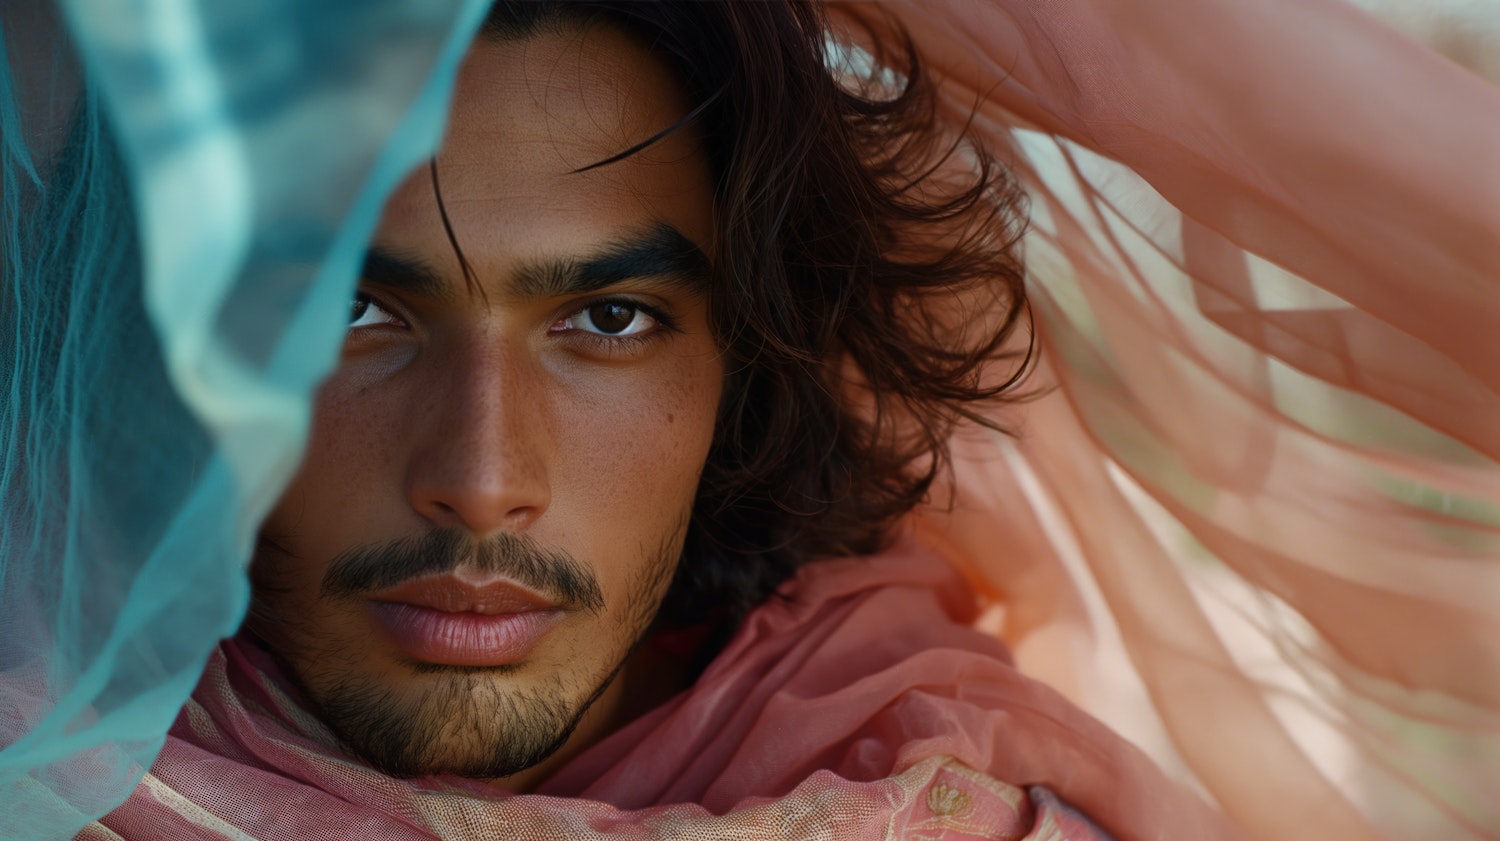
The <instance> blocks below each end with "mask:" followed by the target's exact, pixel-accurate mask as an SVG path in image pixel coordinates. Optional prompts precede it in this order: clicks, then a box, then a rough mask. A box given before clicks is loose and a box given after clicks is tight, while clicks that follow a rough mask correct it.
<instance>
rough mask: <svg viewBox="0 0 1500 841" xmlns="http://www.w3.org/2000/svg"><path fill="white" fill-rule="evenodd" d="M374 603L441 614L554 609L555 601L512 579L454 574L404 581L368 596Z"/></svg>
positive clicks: (491, 613)
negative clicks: (478, 579)
mask: <svg viewBox="0 0 1500 841" xmlns="http://www.w3.org/2000/svg"><path fill="white" fill-rule="evenodd" d="M370 598H371V600H372V601H377V602H395V603H399V604H409V605H414V606H416V607H425V608H430V609H432V610H440V611H442V612H444V613H483V614H486V615H494V614H499V613H526V612H528V611H533V610H557V609H558V607H559V605H558V604H557V602H555V601H553V600H551V599H548V598H547V597H546V596H543V595H541V594H540V593H537V592H535V591H534V590H530V589H527V588H525V587H522V586H521V585H519V584H516V583H515V582H512V581H509V580H506V579H503V578H499V579H494V580H491V581H487V582H483V583H478V582H471V581H466V580H464V579H462V578H459V577H457V576H454V575H439V576H429V577H426V578H417V579H413V580H411V581H407V582H406V583H404V584H401V585H398V586H396V587H392V588H391V589H389V590H382V591H381V592H379V593H376V594H375V595H374V596H371V597H370Z"/></svg>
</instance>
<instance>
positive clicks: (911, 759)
mask: <svg viewBox="0 0 1500 841" xmlns="http://www.w3.org/2000/svg"><path fill="white" fill-rule="evenodd" d="M783 594H784V595H785V596H786V598H785V599H774V600H772V601H770V602H769V603H767V604H765V605H763V606H762V607H761V608H759V609H758V610H756V611H755V612H754V613H752V614H751V616H750V617H749V618H748V620H747V621H746V622H745V623H744V625H743V626H742V627H741V629H740V631H739V633H738V634H737V635H736V636H735V637H734V639H733V640H732V641H731V642H730V644H729V646H728V647H727V648H726V650H725V651H723V652H722V653H721V655H720V656H719V657H718V658H717V659H715V661H714V662H713V663H712V664H710V666H709V667H708V669H707V671H706V672H705V673H704V674H703V675H702V676H701V678H700V679H699V680H698V681H697V683H696V684H695V685H694V686H693V687H692V688H691V689H689V690H688V691H686V692H683V693H681V694H680V695H679V696H677V697H676V698H675V699H673V700H671V701H670V702H668V703H667V704H665V705H664V706H662V707H660V708H658V709H656V710H655V711H653V712H651V713H649V714H647V715H646V716H644V717H642V718H640V719H638V720H637V721H635V722H634V723H632V724H630V725H628V726H626V727H625V728H624V729H622V730H620V731H618V732H616V733H614V734H613V735H611V736H610V737H608V738H606V739H605V740H604V741H603V742H601V743H599V744H597V745H595V746H593V747H592V748H590V749H589V750H588V751H586V752H585V753H584V754H582V755H581V756H579V757H578V758H577V759H576V760H575V761H573V762H572V763H570V764H569V765H568V766H566V767H565V768H564V769H563V770H562V771H560V772H559V773H558V774H556V775H555V776H553V777H552V778H551V779H549V780H548V781H547V782H546V783H544V784H543V785H542V786H541V787H540V789H539V790H538V791H536V792H535V793H533V794H529V795H520V796H517V795H510V794H506V793H503V792H499V791H497V790H495V789H492V788H488V787H485V786H483V785H482V784H479V783H475V782H472V781H466V780H460V779H453V778H433V779H426V780H417V781H403V780H395V779H391V778H389V777H385V776H382V775H380V774H378V773H376V772H374V771H372V770H370V769H368V768H366V767H364V766H362V765H360V764H359V763H357V762H355V761H353V760H351V759H349V758H347V757H345V756H343V755H341V754H340V753H338V752H337V751H336V750H335V749H332V748H330V747H329V745H331V744H332V743H333V741H332V737H331V736H330V734H329V733H328V731H327V730H326V728H324V727H323V725H322V724H320V723H319V722H318V721H317V720H316V719H315V718H313V717H312V716H311V715H309V714H308V713H307V712H306V711H305V710H304V709H303V708H302V707H301V706H300V705H299V704H298V703H297V700H296V698H295V697H294V695H293V694H292V693H291V692H290V691H289V690H288V689H286V688H285V686H284V685H283V684H282V683H281V682H280V681H279V680H278V678H277V670H276V666H275V664H274V662H272V660H271V659H270V657H269V655H267V654H266V653H265V652H263V651H260V650H258V649H256V648H254V647H253V646H251V645H249V644H246V643H243V642H238V641H230V642H227V643H225V644H224V646H223V647H222V648H221V649H220V651H219V652H218V653H216V654H215V656H214V657H213V659H212V660H211V662H210V664H209V667H208V670H207V671H206V673H205V675H204V678H203V681H202V683H201V684H200V685H199V688H198V690H197V692H196V693H195V694H194V696H193V699H192V701H191V702H190V703H189V704H188V706H187V707H186V708H185V709H184V710H183V713H182V715H181V717H180V718H179V719H178V722H177V724H176V726H175V727H174V728H173V729H172V732H171V734H170V736H169V738H168V741H167V745H166V748H165V749H164V750H163V751H162V753H161V756H160V758H159V759H158V760H157V762H156V764H155V765H154V766H153V767H152V769H151V773H150V774H149V775H148V776H147V778H146V780H145V781H144V782H143V784H142V785H141V786H140V787H139V788H138V789H137V790H136V792H135V793H134V794H133V795H132V796H131V798H130V800H129V801H128V802H127V803H126V804H125V805H124V806H122V807H121V808H119V809H117V810H116V811H114V812H113V813H111V814H110V815H108V816H106V817H105V819H104V820H103V821H101V822H100V824H96V825H94V826H93V827H91V828H90V829H89V830H88V831H87V832H86V833H85V834H84V835H83V836H82V837H84V838H113V837H123V838H127V839H157V838H172V839H199V838H204V839H218V838H253V839H261V840H262V841H271V839H275V841H282V839H286V841H291V839H299V841H300V840H301V839H309V838H380V839H419V838H420V839H429V838H434V837H441V838H470V837H493V836H494V835H495V834H496V833H501V832H503V833H504V834H505V835H506V837H525V838H544V837H545V838H591V837H610V838H615V837H620V838H660V837H673V838H735V839H753V838H768V839H769V838H778V839H779V838H810V837H831V838H840V839H845V838H847V839H867V838H869V839H887V838H890V839H895V838H902V839H906V838H911V839H917V838H923V839H955V841H956V839H967V838H976V839H977V838H987V839H993V838H1003V839H1038V841H1039V840H1040V839H1066V841H1094V839H1103V838H1105V837H1106V836H1105V835H1104V834H1103V833H1102V832H1101V831H1100V830H1099V829H1097V828H1095V825H1094V824H1093V823H1091V822H1090V821H1089V820H1088V819H1085V818H1083V817H1082V816H1081V815H1080V814H1079V813H1078V812H1077V811H1074V809H1072V808H1070V807H1069V806H1068V805H1065V804H1064V803H1063V802H1062V801H1064V800H1065V801H1067V802H1068V803H1071V804H1072V805H1074V806H1076V807H1078V809H1079V810H1081V811H1082V812H1083V813H1084V814H1087V815H1089V816H1090V817H1091V818H1093V820H1094V821H1097V822H1098V823H1099V824H1100V825H1102V826H1105V827H1107V828H1108V829H1109V830H1110V831H1111V832H1113V833H1115V834H1116V835H1117V836H1118V837H1119V838H1121V839H1123V841H1136V839H1142V841H1143V840H1144V839H1148V838H1161V837H1167V836H1171V837H1183V838H1195V839H1212V838H1231V837H1235V836H1234V835H1233V834H1232V833H1230V832H1229V831H1228V830H1226V829H1224V828H1223V827H1222V826H1220V825H1218V824H1217V823H1216V819H1215V818H1214V817H1213V816H1212V815H1211V814H1210V813H1209V812H1208V811H1207V810H1206V809H1204V808H1203V807H1202V806H1201V805H1199V804H1198V803H1197V801H1196V800H1195V799H1194V798H1193V797H1191V796H1189V795H1187V794H1185V793H1183V792H1177V793H1176V796H1175V797H1167V798H1164V797H1162V796H1161V795H1162V793H1163V792H1169V791H1172V789H1171V788H1170V786H1169V785H1168V784H1166V783H1165V781H1164V780H1162V779H1161V777H1160V775H1159V772H1157V771H1156V770H1155V767H1154V766H1153V764H1152V763H1151V762H1150V761H1149V760H1148V759H1147V758H1146V757H1145V756H1144V755H1142V754H1140V753H1139V752H1138V751H1136V750H1135V749H1133V748H1131V747H1130V746H1128V745H1127V744H1125V743H1124V742H1123V741H1122V740H1121V739H1120V738H1119V737H1117V736H1115V735H1114V734H1113V733H1111V732H1110V731H1109V730H1108V729H1107V728H1105V727H1104V726H1103V725H1101V724H1099V723H1098V722H1096V721H1094V720H1093V719H1091V718H1089V717H1088V716H1086V715H1084V714H1083V713H1081V712H1079V711H1078V710H1076V709H1075V708H1074V707H1072V706H1071V705H1070V704H1068V703H1067V702H1066V701H1064V700H1062V698H1061V697H1060V696H1058V695H1057V694H1055V693H1054V692H1052V691H1051V690H1049V689H1047V688H1046V687H1044V686H1042V685H1041V684H1039V683H1037V682H1035V681H1033V680H1030V679H1028V678H1026V677H1024V676H1022V675H1021V674H1019V673H1018V672H1017V671H1016V670H1015V669H1014V668H1013V666H1012V664H1011V662H1010V658H1009V655H1008V654H1007V652H1006V651H1005V649H1004V648H1003V646H1001V645H1000V644H999V643H997V642H996V641H995V640H994V638H993V637H992V636H990V635H987V634H984V633H981V632H979V631H976V630H974V629H973V628H972V627H971V625H972V622H973V621H974V619H975V618H976V611H975V602H974V599H973V598H972V596H970V595H969V594H968V592H967V590H966V588H965V586H964V585H963V584H962V583H961V582H959V581H958V580H956V578H955V576H954V574H953V572H952V571H951V568H950V566H949V564H948V563H947V562H946V560H945V559H944V558H942V557H940V556H938V555H936V554H934V553H932V552H931V551H927V550H924V549H921V548H919V547H918V546H917V545H916V543H915V542H914V541H913V540H911V539H910V538H908V539H907V540H905V541H903V542H902V543H901V544H900V545H899V546H898V547H897V548H896V549H894V550H892V551H891V552H888V553H886V554H884V555H881V556H878V557H873V558H861V559H844V560H833V561H823V562H819V563H815V564H812V565H810V566H808V567H807V568H806V569H805V570H804V571H803V572H802V573H801V574H800V575H799V576H798V577H797V578H796V579H794V580H793V581H792V582H789V584H788V585H787V586H786V587H785V588H784V589H783ZM1018 786H1034V788H1032V789H1031V790H1030V791H1029V792H1028V791H1026V790H1024V789H1023V788H1020V787H1018ZM1043 786H1045V788H1042V787H1043ZM1053 792H1055V793H1056V796H1054V794H1053ZM1059 798H1061V799H1062V800H1059Z"/></svg>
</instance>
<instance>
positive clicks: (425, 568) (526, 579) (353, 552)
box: [319, 529, 604, 613]
mask: <svg viewBox="0 0 1500 841" xmlns="http://www.w3.org/2000/svg"><path fill="white" fill-rule="evenodd" d="M466 563H467V564H469V565H471V566H474V567H477V568H478V569H479V571H480V572H484V573H489V574H491V575H502V576H505V577H506V578H510V579H512V580H514V581H516V582H517V583H520V584H522V585H525V586H527V587H530V588H531V589H533V590H536V591H537V592H539V593H541V594H542V595H544V596H546V597H547V598H549V599H552V600H553V601H556V602H557V603H558V604H559V605H560V606H561V607H564V608H566V609H568V610H583V611H587V612H589V613H598V612H599V611H600V610H603V609H604V592H603V591H602V590H601V589H600V588H599V579H598V578H597V577H596V576H595V575H594V572H593V570H591V569H589V567H588V566H587V565H585V564H583V563H581V562H579V561H578V559H577V558H574V557H573V556H572V555H569V554H568V553H567V552H564V551H562V550H559V549H548V548H546V547H543V546H541V545H539V544H538V543H537V542H536V541H535V540H533V539H532V538H530V537H528V536H526V535H517V534H511V533H509V532H500V533H498V534H496V535H495V536H493V537H490V538H486V539H484V540H478V539H476V538H474V537H473V536H471V535H470V534H469V533H468V532H465V531H462V530H459V529H437V530H434V531H432V532H429V533H427V534H423V535H418V536H415V537H408V538H403V539H401V540H394V541H391V542H389V543H382V544H378V545H373V546H357V547H354V548H352V549H348V550H345V551H344V552H342V553H340V554H339V556H338V557H336V558H334V559H333V562H332V563H330V564H329V566H328V570H327V571H326V572H325V573H324V574H323V583H322V585H321V586H320V588H319V589H320V592H321V594H322V595H323V596H325V597H327V598H332V599H345V598H359V597H361V596H365V595H368V594H371V593H378V592H380V591H381V590H388V589H390V588H392V587H395V586H396V585H398V584H402V583H404V582H406V581H409V580H411V579H413V578H421V577H424V576H428V575H441V574H443V573H451V572H454V571H456V570H457V569H458V568H459V567H460V566H463V565H464V564H466Z"/></svg>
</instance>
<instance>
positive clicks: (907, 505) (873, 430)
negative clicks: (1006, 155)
mask: <svg viewBox="0 0 1500 841" xmlns="http://www.w3.org/2000/svg"><path fill="white" fill-rule="evenodd" d="M846 12H847V15H848V19H847V20H841V21H840V23H841V25H842V27H843V28H842V29H834V28H833V27H832V26H831V25H830V20H829V18H828V16H827V14H826V10H825V9H824V8H823V6H822V5H821V4H820V3H817V2H811V1H810V0H761V2H753V3H739V2H703V0H663V1H662V2H636V0H578V1H577V2H570V0H520V1H519V2H517V0H501V2H497V3H495V4H494V6H493V7H492V8H491V10H490V12H489V15H488V17H487V19H486V21H485V23H484V26H483V28H482V29H481V32H480V37H481V38H493V39H498V40H521V39H525V38H528V37H532V36H534V35H537V34H542V33H546V32H566V31H569V30H570V29H573V28H578V27H585V26H592V25H610V26H617V27H620V28H622V29H624V30H625V31H628V32H630V33H632V34H634V35H635V36H637V37H638V38H639V39H641V43H643V44H644V45H646V47H647V48H648V49H649V50H651V52H652V53H653V54H655V55H658V56H661V57H662V58H663V59H664V60H665V61H666V62H667V64H668V65H669V66H670V67H671V68H672V69H673V70H674V71H675V72H676V75H677V77H678V79H679V80H680V81H681V83H682V85H683V87H684V89H685V93H686V95H687V101H688V102H689V103H691V110H690V111H689V113H688V114H687V115H686V116H684V117H683V118H682V119H680V120H678V121H677V122H675V123H674V124H672V125H670V126H665V127H663V129H662V131H660V132H659V133H657V134H656V135H654V136H652V137H650V138H646V139H645V140H643V141H641V142H639V143H636V144H634V145H633V146H631V147H629V148H627V149H624V150H622V151H621V152H619V153H618V154H615V155H611V156H610V157H608V158H605V159H603V160H601V161H598V162H595V163H594V164H592V165H591V166H588V167H584V168H582V169H584V170H586V169H590V168H594V167H602V166H608V165H609V164H611V163H614V162H616V161H618V160H620V159H623V158H625V157H627V156H629V155H631V154H634V153H636V152H638V151H640V150H641V149H644V148H646V147H647V146H649V145H650V144H652V143H654V142H656V141H657V140H659V139H661V138H662V137H665V136H666V135H667V134H669V133H671V132H673V131H676V130H679V129H680V128H681V127H683V126H685V125H687V124H689V123H692V124H693V125H694V126H695V134H696V135H697V136H698V137H700V138H701V142H702V143H703V146H704V151H705V152H706V154H707V156H708V159H709V162H710V166H711V170H712V176H713V183H714V220H713V223H714V237H715V238H714V243H715V260H714V265H713V266H712V268H711V279H710V283H709V289H708V300H709V308H710V318H711V322H712V326H713V329H714V333H715V336H716V337H717V340H718V342H719V344H720V346H721V348H722V350H723V352H724V354H725V358H726V371H727V374H726V381H725V389H724V397H723V400H722V403H721V405H720V408H719V417H718V422H717V426H716V429H715V436H714V442H713V445H712V448H711V450H710V453H709V457H708V462H707V464H706V465H705V468H704V471H703V476H702V479H701V482H700V485H699V489H698V496H697V500H696V502H695V505H694V509H693V514H692V519H691V521H690V523H689V528H688V535H687V540H686V545H685V547H684V550H683V558H682V562H681V564H680V565H679V567H678V572H677V577H676V579H675V581H674V582H673V585H672V589H671V592H670V593H669V594H668V596H667V600H666V602H665V603H664V605H663V608H662V614H661V621H662V622H664V623H667V624H671V625H683V624H697V623H703V622H713V623H715V624H717V625H718V626H719V627H721V628H725V629H728V628H732V627H733V626H734V625H735V624H736V623H737V622H738V620H739V618H740V617H742V616H743V615H744V613H745V612H746V611H748V610H749V609H750V608H751V607H753V606H754V605H756V604H758V603H759V602H761V601H763V600H764V599H766V598H767V597H769V596H770V595H771V594H772V593H773V592H774V591H775V589H776V588H777V587H778V586H779V585H780V584H781V583H782V582H783V581H784V580H785V579H786V578H788V577H789V576H790V575H792V574H793V573H794V572H795V571H796V569H797V568H798V567H799V566H801V565H802V564H804V563H807V562H809V561H812V560H815V559H818V558H822V557H829V556H847V555H859V554H866V553H870V552H874V551H877V550H879V549H880V548H881V547H882V546H883V545H884V544H885V543H886V542H887V541H888V540H889V537H890V534H891V529H892V527H893V525H894V524H895V523H896V521H897V520H898V519H899V518H900V517H901V516H902V515H904V514H906V513H907V512H908V511H910V510H911V509H912V508H913V507H915V506H916V505H918V504H920V503H921V502H922V501H923V500H924V499H926V498H927V497H928V494H929V492H930V490H931V488H932V484H933V482H934V481H936V480H938V479H939V477H941V476H942V475H943V474H944V471H945V469H946V467H947V463H948V439H949V437H950V435H951V433H952V432H953V430H954V428H955V427H956V426H957V425H959V424H978V425H981V426H984V427H989V428H991V429H999V430H1000V431H1004V430H1003V429H1000V427H999V426H998V424H997V422H996V421H995V420H994V418H995V416H996V414H997V409H996V405H997V404H1001V403H1004V402H1007V401H1014V400H1018V399H1022V397H1023V395H1018V394H1017V391H1018V388H1019V385H1020V383H1021V382H1022V381H1023V379H1024V377H1025V375H1026V374H1027V373H1028V372H1029V370H1030V367H1031V364H1032V362H1033V360H1034V352H1035V344H1034V337H1033V335H1032V331H1031V323H1030V312H1029V309H1028V308H1027V304H1026V298H1025V291H1024V286H1023V281H1022V270H1021V265H1020V261H1019V257H1018V247H1017V242H1018V240H1019V237H1020V234H1021V232H1022V230H1023V227H1024V224H1023V218H1024V214H1023V204H1022V200H1021V197H1020V193H1019V191H1018V189H1017V188H1016V186H1015V184H1014V183H1013V182H1012V180H1011V179H1010V177H1009V174H1008V173H1007V172H1006V171H1005V169H1004V168H1003V167H1002V166H1000V165H999V164H998V163H997V162H996V161H995V159H994V158H993V157H992V156H991V155H990V154H989V152H988V150H986V149H984V148H982V147H980V146H979V145H978V144H977V142H976V141H974V139H973V138H972V137H971V136H970V135H969V133H968V130H967V126H965V125H962V124H959V125H952V124H951V123H949V122H947V121H945V120H943V119H941V118H940V116H939V113H938V109H937V103H936V97H935V91H934V89H933V86H932V84H931V82H930V81H929V80H928V78H927V76H926V75H925V73H924V69H923V66H922V64H921V62H920V59H919V56H918V55H917V53H916V50H915V48H914V47H913V45H912V43H911V41H910V39H909V38H908V37H906V35H905V33H904V32H902V31H901V30H900V29H899V28H898V27H897V26H896V25H895V24H893V23H892V22H891V21H890V20H888V19H886V18H883V17H879V16H878V14H877V13H874V12H868V11H867V10H862V9H859V8H852V9H846ZM864 14H870V15H877V16H873V17H858V16H856V15H864ZM856 59H857V60H856ZM430 173H431V176H432V183H433V189H434V190H435V191H438V193H439V196H438V200H439V210H440V212H441V213H442V216H443V225H444V228H445V229H446V230H447V234H448V238H449V241H450V243H451V244H452V246H453V248H454V251H455V252H457V254H458V257H459V263H460V265H461V266H462V268H463V272H464V275H465V278H466V279H467V280H468V281H469V283H470V284H471V285H472V286H477V281H476V279H475V278H474V277H473V272H472V269H471V268H470V266H469V263H468V261H467V260H466V259H464V257H463V254H462V250H461V249H460V248H459V244H458V240H457V237H456V236H455V235H454V233H453V229H452V226H451V225H450V224H449V221H448V218H447V213H446V210H444V209H443V208H442V203H441V189H440V185H439V182H438V176H437V167H436V163H435V162H433V163H432V164H431V166H430Z"/></svg>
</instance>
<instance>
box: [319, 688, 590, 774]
mask: <svg viewBox="0 0 1500 841" xmlns="http://www.w3.org/2000/svg"><path fill="white" fill-rule="evenodd" d="M495 677H497V673H496V670H495V669H494V668H475V667H441V668H434V669H432V670H430V671H428V672H427V673H426V674H424V675H423V679H422V680H421V681H420V682H421V684H422V687H421V688H420V689H406V690H404V691H398V690H394V689H392V688H390V687H388V686H384V685H380V684H375V683H373V682H369V683H364V684H360V683H354V682H345V683H342V684H340V685H337V686H332V687H328V688H326V689H325V690H324V691H321V692H316V693H314V695H313V700H314V702H315V703H316V706H317V707H318V710H317V712H318V715H319V717H320V718H322V720H323V721H324V722H325V723H327V724H328V726H329V727H330V728H331V729H332V730H333V732H334V734H335V735H337V736H338V737H339V739H340V741H342V742H343V744H344V747H345V748H346V749H347V750H348V751H349V752H350V753H351V754H353V755H354V756H356V757H358V758H360V759H362V760H364V761H365V762H366V763H368V764H369V765H370V766H371V767H373V768H375V769H376V770H377V771H380V772H382V773H384V774H387V775H389V776H392V777H399V778H405V779H410V778H413V777H424V776H431V775H452V776H459V777H469V778H474V779H497V778H503V777H509V776H512V775H514V774H518V773H520V772H522V771H525V770H526V769H528V768H531V767H533V766H535V765H537V764H538V763H541V762H542V761H544V760H545V759H547V757H549V756H551V755H552V754H553V753H555V752H556V751H557V750H558V749H559V748H561V747H562V746H563V745H564V744H565V743H566V742H567V741H568V737H569V736H570V735H572V733H573V729H574V728H575V727H576V726H577V725H578V721H579V720H580V719H581V718H582V717H583V713H584V712H585V711H586V710H587V709H588V706H589V702H591V701H592V698H591V697H588V696H585V699H584V700H582V701H580V700H577V699H576V696H572V697H569V696H566V695H565V694H564V693H562V692H560V691H557V690H556V689H555V688H554V690H553V691H546V690H537V689H515V688H508V687H501V686H498V685H497V684H499V683H505V682H506V681H496V680H495Z"/></svg>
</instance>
